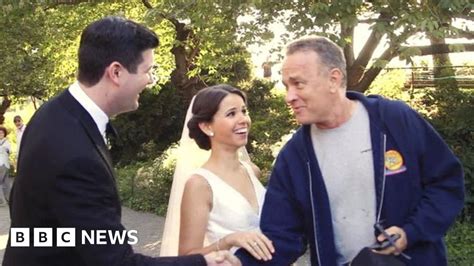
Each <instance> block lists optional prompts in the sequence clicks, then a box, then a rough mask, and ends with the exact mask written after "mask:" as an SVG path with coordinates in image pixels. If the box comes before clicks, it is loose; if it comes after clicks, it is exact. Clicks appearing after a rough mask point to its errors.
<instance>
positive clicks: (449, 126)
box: [426, 90, 474, 220]
mask: <svg viewBox="0 0 474 266" xmlns="http://www.w3.org/2000/svg"><path fill="white" fill-rule="evenodd" d="M436 96H437V95H436V94H434V95H433V94H432V93H428V94H427V96H426V97H431V98H429V100H427V101H430V100H433V99H434V100H438V105H437V106H438V113H436V114H433V116H432V118H431V119H430V122H431V123H432V124H433V126H434V127H435V128H436V129H437V130H438V132H439V133H440V134H441V136H443V138H444V140H445V141H446V142H447V143H448V145H449V146H450V147H451V148H452V149H453V151H454V153H455V154H456V155H457V156H458V157H459V159H460V160H461V162H462V164H463V167H464V178H465V182H466V186H465V187H466V195H467V197H466V205H465V208H464V211H463V215H462V218H463V219H465V220H471V219H473V218H474V145H472V144H473V143H474V116H473V115H472V114H474V92H473V91H472V90H466V91H457V92H452V93H450V97H449V98H447V97H445V98H444V99H443V98H441V100H440V97H436ZM439 101H443V102H439Z"/></svg>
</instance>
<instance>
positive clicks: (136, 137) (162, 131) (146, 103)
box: [112, 86, 189, 165]
mask: <svg viewBox="0 0 474 266" xmlns="http://www.w3.org/2000/svg"><path fill="white" fill-rule="evenodd" d="M139 103H140V107H139V108H138V110H136V111H134V112H130V113H126V114H122V115H120V116H118V117H117V118H115V119H114V121H113V123H114V126H115V127H116V128H117V131H118V132H119V137H118V139H116V140H115V141H114V142H113V147H112V155H113V157H114V161H115V162H118V163H120V164H122V165H125V164H129V163H131V162H132V161H146V160H150V159H152V158H156V157H157V156H158V155H159V154H161V153H162V152H163V151H164V150H166V149H167V148H168V147H169V146H170V144H171V143H173V142H176V141H178V139H179V137H180V134H181V131H182V127H183V123H184V118H185V116H186V108H187V106H188V105H189V103H187V102H184V100H183V99H182V98H181V97H180V96H179V94H177V93H176V90H175V89H174V88H172V87H168V86H164V87H162V88H161V90H160V91H159V93H154V92H153V91H151V90H145V91H143V92H142V94H141V95H140V100H139Z"/></svg>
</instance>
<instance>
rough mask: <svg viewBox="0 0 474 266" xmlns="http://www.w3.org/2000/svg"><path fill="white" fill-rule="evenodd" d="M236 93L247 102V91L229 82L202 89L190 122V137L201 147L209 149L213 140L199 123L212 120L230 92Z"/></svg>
mask: <svg viewBox="0 0 474 266" xmlns="http://www.w3.org/2000/svg"><path fill="white" fill-rule="evenodd" d="M231 93H233V94H236V95H238V96H240V97H242V99H243V100H244V102H245V104H247V98H246V96H245V93H244V92H242V91H241V90H239V89H236V88H234V87H232V86H230V85H227V84H220V85H215V86H211V87H207V88H205V89H202V90H200V91H199V92H198V93H197V94H196V96H195V98H194V104H193V109H192V113H193V117H192V118H191V119H190V120H189V122H188V125H187V126H188V129H189V137H190V138H192V139H194V140H195V141H196V143H197V145H198V146H199V148H201V149H204V150H209V149H210V148H211V140H210V139H209V136H207V135H206V134H205V133H204V132H202V130H201V128H200V127H199V123H203V122H207V123H209V122H212V120H213V117H214V115H215V114H216V113H217V111H218V110H219V105H220V103H221V102H222V100H223V99H224V98H225V97H226V96H227V95H229V94H231Z"/></svg>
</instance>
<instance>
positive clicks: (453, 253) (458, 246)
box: [446, 222, 474, 266]
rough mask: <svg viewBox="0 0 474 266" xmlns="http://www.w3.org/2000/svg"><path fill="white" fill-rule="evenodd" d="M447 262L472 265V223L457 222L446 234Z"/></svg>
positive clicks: (473, 238) (473, 241) (473, 226)
mask: <svg viewBox="0 0 474 266" xmlns="http://www.w3.org/2000/svg"><path fill="white" fill-rule="evenodd" d="M446 246H447V248H448V264H449V265H452V266H457V265H459V266H461V265H462V266H464V265H472V263H473V262H474V252H473V251H474V224H472V223H467V222H466V223H459V222H457V223H456V224H455V225H454V226H453V227H452V228H451V229H450V230H449V232H448V234H447V236H446Z"/></svg>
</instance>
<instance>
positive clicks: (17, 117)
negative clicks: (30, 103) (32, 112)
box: [13, 115, 23, 123]
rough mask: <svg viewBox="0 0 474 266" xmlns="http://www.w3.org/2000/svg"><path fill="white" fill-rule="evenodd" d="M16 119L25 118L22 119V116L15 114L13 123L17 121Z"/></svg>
mask: <svg viewBox="0 0 474 266" xmlns="http://www.w3.org/2000/svg"><path fill="white" fill-rule="evenodd" d="M15 121H23V119H21V116H19V115H15V117H13V123H15Z"/></svg>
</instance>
